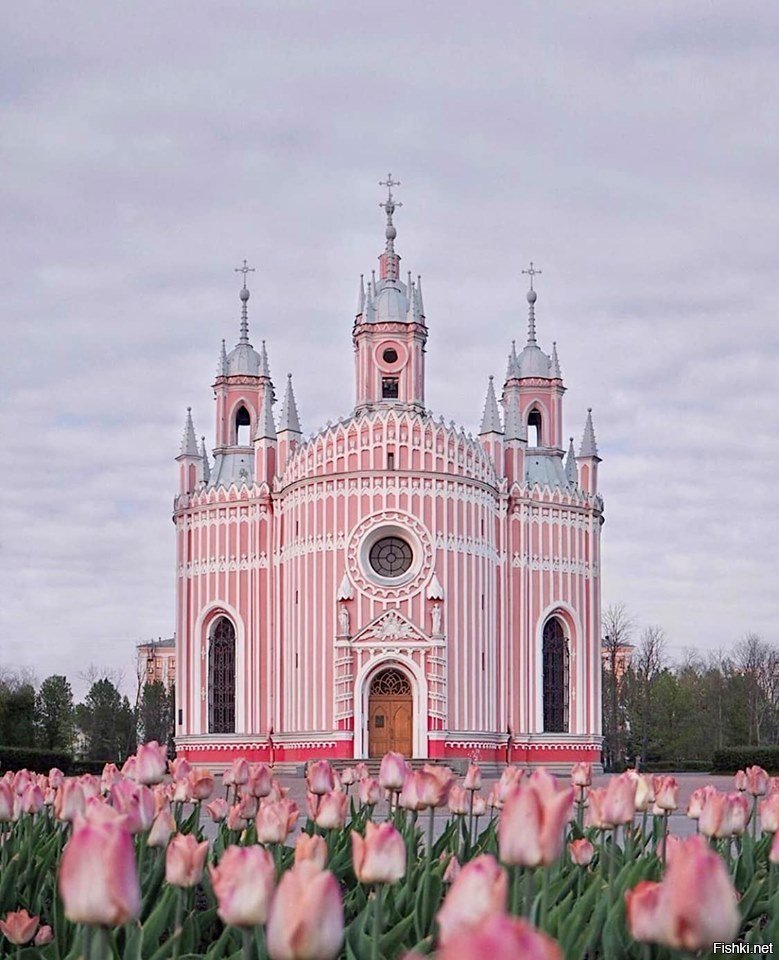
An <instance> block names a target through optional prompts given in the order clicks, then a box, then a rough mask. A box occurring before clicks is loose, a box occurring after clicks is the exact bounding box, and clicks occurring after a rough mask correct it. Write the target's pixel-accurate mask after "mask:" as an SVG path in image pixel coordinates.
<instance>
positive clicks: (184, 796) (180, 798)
mask: <svg viewBox="0 0 779 960" xmlns="http://www.w3.org/2000/svg"><path fill="white" fill-rule="evenodd" d="M173 802H174V803H189V777H187V778H186V779H185V780H174V781H173Z"/></svg>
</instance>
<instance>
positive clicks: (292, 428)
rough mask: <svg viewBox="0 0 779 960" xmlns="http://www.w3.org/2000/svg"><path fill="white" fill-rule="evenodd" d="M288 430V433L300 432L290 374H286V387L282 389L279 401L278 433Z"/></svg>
mask: <svg viewBox="0 0 779 960" xmlns="http://www.w3.org/2000/svg"><path fill="white" fill-rule="evenodd" d="M285 430H289V432H290V433H302V432H303V431H302V430H301V429H300V417H299V416H298V406H297V404H296V403H295V392H294V390H293V389H292V374H291V373H288V374H287V389H286V390H285V391H284V399H283V400H282V402H281V413H280V415H279V433H283V432H284V431H285Z"/></svg>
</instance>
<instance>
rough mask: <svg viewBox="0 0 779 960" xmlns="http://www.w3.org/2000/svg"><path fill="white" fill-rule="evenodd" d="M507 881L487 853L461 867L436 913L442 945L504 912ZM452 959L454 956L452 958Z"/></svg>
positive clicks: (505, 875) (503, 872) (499, 867)
mask: <svg viewBox="0 0 779 960" xmlns="http://www.w3.org/2000/svg"><path fill="white" fill-rule="evenodd" d="M507 895H508V877H507V874H506V871H505V870H504V869H503V867H501V866H500V864H499V863H498V862H497V860H496V859H495V858H494V857H493V856H491V855H490V854H489V853H482V854H480V855H479V856H478V857H475V858H474V859H473V860H470V861H469V862H468V863H466V864H465V866H464V867H462V869H461V870H460V872H459V874H458V875H457V879H456V880H455V881H454V883H453V884H452V886H451V887H450V889H449V892H448V893H447V895H446V898H445V899H444V903H443V906H442V907H441V909H440V910H439V911H438V925H439V928H440V937H439V939H440V941H441V944H442V945H446V944H447V943H450V942H451V941H452V940H453V938H456V939H457V941H458V942H459V938H460V936H461V934H462V933H463V932H464V931H465V930H466V929H468V928H469V927H473V926H477V925H481V924H483V923H484V921H485V920H486V918H487V917H489V916H491V915H492V914H495V913H502V912H503V911H504V910H505V909H506V897H507ZM452 956H454V954H452Z"/></svg>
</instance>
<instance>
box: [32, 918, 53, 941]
mask: <svg viewBox="0 0 779 960" xmlns="http://www.w3.org/2000/svg"><path fill="white" fill-rule="evenodd" d="M53 939H54V933H53V931H52V929H51V927H50V926H49V925H48V924H47V923H45V924H44V925H43V926H42V927H41V928H40V929H39V930H38V932H37V933H36V934H35V939H34V940H33V943H34V944H35V946H36V947H45V946H46V944H47V943H51V941H52V940H53Z"/></svg>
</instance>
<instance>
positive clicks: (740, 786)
mask: <svg viewBox="0 0 779 960" xmlns="http://www.w3.org/2000/svg"><path fill="white" fill-rule="evenodd" d="M733 785H734V786H735V788H736V790H739V791H742V792H743V791H744V790H746V788H747V774H746V770H738V771H737V772H736V775H735V776H734V777H733Z"/></svg>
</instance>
